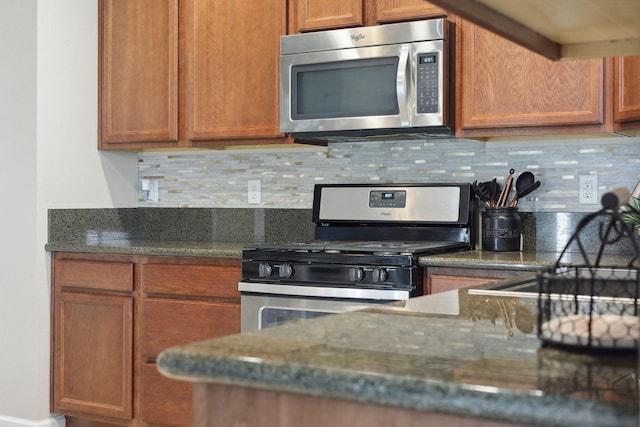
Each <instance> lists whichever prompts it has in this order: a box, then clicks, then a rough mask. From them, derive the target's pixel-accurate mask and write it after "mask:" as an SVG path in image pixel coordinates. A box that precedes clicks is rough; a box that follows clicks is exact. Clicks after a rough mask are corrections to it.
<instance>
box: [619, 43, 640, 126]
mask: <svg viewBox="0 0 640 427" xmlns="http://www.w3.org/2000/svg"><path fill="white" fill-rule="evenodd" d="M613 118H614V121H615V122H616V124H624V123H627V122H636V123H635V127H636V128H640V56H626V57H622V58H616V59H615V62H614V111H613Z"/></svg>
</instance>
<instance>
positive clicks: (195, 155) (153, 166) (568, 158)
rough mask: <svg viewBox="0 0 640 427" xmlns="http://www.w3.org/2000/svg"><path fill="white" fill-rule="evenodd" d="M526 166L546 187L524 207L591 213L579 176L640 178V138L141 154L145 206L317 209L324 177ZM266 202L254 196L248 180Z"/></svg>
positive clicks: (498, 171) (476, 176) (601, 188)
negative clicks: (153, 189)
mask: <svg viewBox="0 0 640 427" xmlns="http://www.w3.org/2000/svg"><path fill="white" fill-rule="evenodd" d="M511 168H513V169H514V170H515V174H514V177H517V175H518V174H519V173H521V172H523V171H525V170H529V171H531V172H533V173H534V175H535V177H536V179H537V180H540V181H541V182H542V185H541V186H540V188H539V189H538V190H536V191H535V192H534V193H532V194H530V195H529V196H527V197H526V198H525V199H524V200H521V201H520V203H519V207H520V210H521V211H522V212H592V211H595V210H597V209H598V208H599V204H596V205H584V204H582V205H581V204H579V198H578V195H579V176H580V175H595V176H597V184H598V188H597V190H598V198H597V199H598V201H599V196H600V195H601V194H602V193H603V192H605V191H607V190H609V189H612V188H616V187H621V186H623V187H627V188H633V186H635V184H636V182H637V181H638V180H639V179H640V137H633V138H628V137H610V138H587V139H580V140H577V139H558V140H548V139H541V140H535V139H532V140H527V141H523V140H518V141H500V142H495V141H492V142H483V141H475V140H468V139H429V138H427V139H421V140H386V141H383V140H381V141H353V142H339V143H329V144H328V146H327V147H320V146H297V145H296V146H291V147H288V148H261V149H237V150H197V151H171V152H142V153H140V155H139V188H142V185H141V183H142V180H143V179H144V180H157V181H158V202H157V203H152V202H147V201H145V200H143V199H142V191H140V201H139V207H194V208H252V207H254V208H258V207H259V208H280V209H310V208H311V205H312V198H313V186H314V184H316V183H379V184H385V183H404V182H428V183H438V182H474V181H476V180H477V181H478V182H482V181H489V180H491V179H493V178H494V177H495V178H497V180H498V182H499V183H501V184H502V183H503V182H504V180H505V177H506V175H507V174H508V172H509V169H511ZM255 180H259V181H260V202H259V203H249V201H248V186H249V181H255Z"/></svg>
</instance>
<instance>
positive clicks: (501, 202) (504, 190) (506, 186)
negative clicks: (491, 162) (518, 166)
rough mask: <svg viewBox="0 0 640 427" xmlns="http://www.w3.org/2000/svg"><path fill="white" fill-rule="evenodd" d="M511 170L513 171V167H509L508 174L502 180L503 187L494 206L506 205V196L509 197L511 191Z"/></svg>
mask: <svg viewBox="0 0 640 427" xmlns="http://www.w3.org/2000/svg"><path fill="white" fill-rule="evenodd" d="M513 172H515V171H514V170H513V169H509V175H508V176H507V179H506V180H505V181H504V187H503V188H502V193H500V198H499V199H498V203H497V204H496V206H507V197H509V192H510V191H511V182H512V181H513Z"/></svg>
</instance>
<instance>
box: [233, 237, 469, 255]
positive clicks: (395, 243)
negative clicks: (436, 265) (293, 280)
mask: <svg viewBox="0 0 640 427" xmlns="http://www.w3.org/2000/svg"><path fill="white" fill-rule="evenodd" d="M465 246H467V245H466V244H465V243H462V242H450V241H419V242H414V241H399V240H390V241H339V240H317V241H310V242H284V243H258V244H253V245H246V246H245V250H253V251H255V252H254V253H260V252H271V253H282V255H283V256H285V257H288V256H291V257H294V258H295V257H296V254H306V253H326V254H345V255H350V254H361V255H367V254H371V255H421V254H427V253H434V252H440V251H444V250H453V249H458V248H463V247H465Z"/></svg>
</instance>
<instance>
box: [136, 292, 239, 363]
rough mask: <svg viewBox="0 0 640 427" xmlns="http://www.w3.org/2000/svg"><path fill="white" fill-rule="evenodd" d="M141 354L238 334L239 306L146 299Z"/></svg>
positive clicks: (155, 352)
mask: <svg viewBox="0 0 640 427" xmlns="http://www.w3.org/2000/svg"><path fill="white" fill-rule="evenodd" d="M143 304H144V306H143V312H144V313H143V319H144V320H143V332H142V333H143V355H144V356H145V357H151V358H154V357H156V356H158V354H159V353H160V352H161V351H162V350H164V349H166V348H169V347H173V346H176V345H182V344H187V343H190V342H194V341H202V340H205V339H209V338H216V337H220V336H223V335H230V334H236V333H240V304H239V303H222V302H220V303H218V302H208V301H206V302H205V301H188V300H170V299H161V298H145V300H144V303H143Z"/></svg>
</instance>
